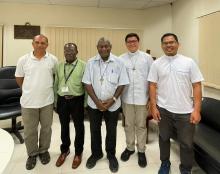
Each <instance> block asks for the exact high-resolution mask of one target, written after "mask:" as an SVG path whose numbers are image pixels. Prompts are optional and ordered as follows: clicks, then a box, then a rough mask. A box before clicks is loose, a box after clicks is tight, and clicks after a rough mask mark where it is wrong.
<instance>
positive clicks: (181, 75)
mask: <svg viewBox="0 0 220 174" xmlns="http://www.w3.org/2000/svg"><path fill="white" fill-rule="evenodd" d="M188 78H189V72H188V71H186V70H177V71H176V79H177V82H178V83H181V84H182V83H187V81H188Z"/></svg>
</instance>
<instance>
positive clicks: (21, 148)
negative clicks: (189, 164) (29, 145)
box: [4, 115, 204, 174]
mask: <svg viewBox="0 0 220 174" xmlns="http://www.w3.org/2000/svg"><path fill="white" fill-rule="evenodd" d="M150 127H151V128H150V133H149V143H148V144H147V149H146V155H147V160H148V165H147V167H146V168H140V167H139V166H138V163H137V154H134V155H132V156H131V158H130V159H129V161H128V162H122V161H121V160H120V155H121V152H122V151H123V150H124V148H125V134H124V129H123V127H122V123H121V121H119V123H118V135H117V149H116V151H117V152H116V157H117V158H118V161H119V170H118V174H133V173H135V174H143V173H149V174H156V173H157V172H158V168H159V166H160V160H159V147H158V135H157V134H158V133H157V129H156V125H155V124H154V123H152V122H151V123H150ZM52 130H53V134H52V140H51V147H50V150H49V151H50V154H51V162H50V163H49V164H48V165H45V166H44V165H42V164H41V162H40V161H39V160H38V161H37V165H36V167H35V168H34V169H33V170H31V171H28V170H26V169H25V162H26V159H27V155H26V149H25V145H24V144H19V142H18V141H17V139H16V138H14V140H15V149H14V153H13V156H12V159H11V161H10V163H9V164H8V166H7V168H6V170H5V172H4V174H26V173H30V174H52V173H53V174H72V173H75V174H87V173H88V174H110V173H111V172H110V170H109V167H108V160H107V159H106V154H105V155H104V157H103V158H102V159H101V160H100V161H98V162H97V165H96V166H95V167H94V168H93V169H87V168H86V160H87V158H88V157H89V156H90V131H89V122H88V121H85V146H84V152H83V161H82V164H81V165H80V166H79V168H77V169H72V168H71V165H72V160H73V156H74V153H73V152H74V146H73V143H72V145H71V154H70V155H69V156H68V157H67V160H66V162H65V163H64V164H63V166H61V167H59V168H58V167H56V166H55V162H56V159H57V158H58V156H59V153H60V151H59V147H60V142H61V141H60V124H59V120H58V116H57V115H54V122H53V127H52ZM102 135H103V152H104V142H105V141H104V138H105V123H104V122H103V126H102ZM71 137H72V140H73V137H74V128H73V124H71ZM178 151H179V150H178V146H177V144H176V143H175V142H172V145H171V163H172V165H171V174H178V173H179V169H178V165H179V155H178V153H179V152H178ZM193 174H204V172H202V171H201V169H200V168H199V167H198V166H195V167H194V168H193Z"/></svg>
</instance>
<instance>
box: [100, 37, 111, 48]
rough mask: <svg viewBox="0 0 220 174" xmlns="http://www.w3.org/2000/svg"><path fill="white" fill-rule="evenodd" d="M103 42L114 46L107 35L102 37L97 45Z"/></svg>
mask: <svg viewBox="0 0 220 174" xmlns="http://www.w3.org/2000/svg"><path fill="white" fill-rule="evenodd" d="M101 42H107V43H108V44H109V45H111V46H112V44H111V42H110V41H109V39H106V38H105V37H101V38H100V39H99V40H98V42H97V46H98V45H99V44H100V43H101Z"/></svg>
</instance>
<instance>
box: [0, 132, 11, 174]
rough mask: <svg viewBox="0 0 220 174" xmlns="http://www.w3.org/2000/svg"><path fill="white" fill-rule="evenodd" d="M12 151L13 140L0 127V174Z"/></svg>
mask: <svg viewBox="0 0 220 174" xmlns="http://www.w3.org/2000/svg"><path fill="white" fill-rule="evenodd" d="M13 151H14V140H13V138H12V136H11V135H10V134H9V133H8V132H6V131H5V130H3V129H1V128H0V174H2V173H3V172H4V170H5V168H6V166H7V164H8V163H9V161H10V159H11V156H12V154H13Z"/></svg>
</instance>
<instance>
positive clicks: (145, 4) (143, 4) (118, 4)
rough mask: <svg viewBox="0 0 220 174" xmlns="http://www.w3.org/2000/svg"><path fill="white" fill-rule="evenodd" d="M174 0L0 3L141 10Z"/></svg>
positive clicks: (4, 0) (10, 0)
mask: <svg viewBox="0 0 220 174" xmlns="http://www.w3.org/2000/svg"><path fill="white" fill-rule="evenodd" d="M174 1H176V0H0V3H26V4H46V5H68V6H80V7H97V8H125V9H137V10H143V9H147V8H150V7H155V6H161V5H165V4H169V3H172V2H174Z"/></svg>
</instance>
